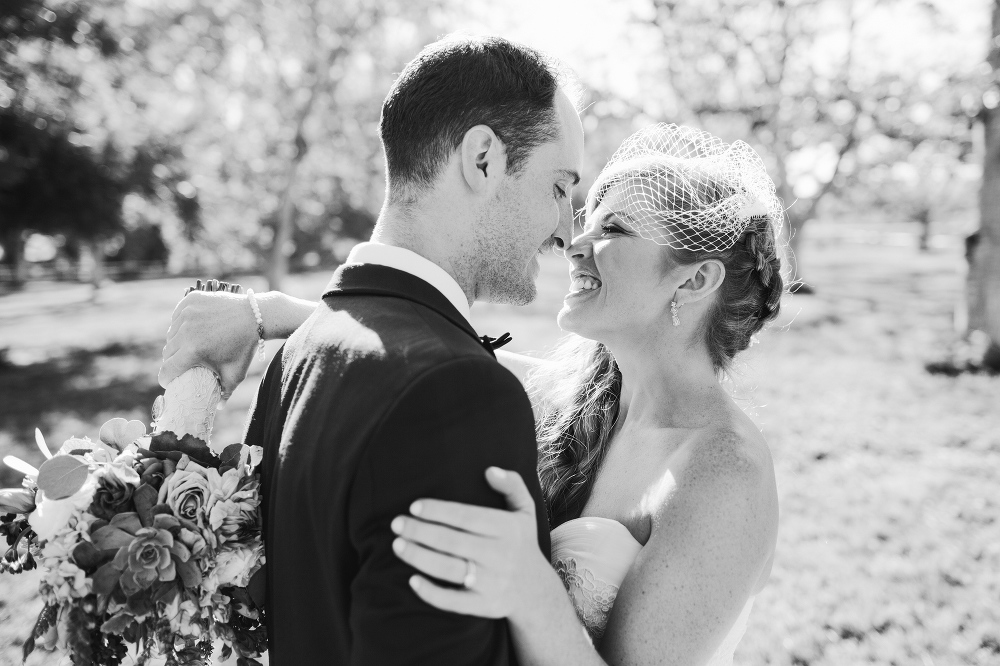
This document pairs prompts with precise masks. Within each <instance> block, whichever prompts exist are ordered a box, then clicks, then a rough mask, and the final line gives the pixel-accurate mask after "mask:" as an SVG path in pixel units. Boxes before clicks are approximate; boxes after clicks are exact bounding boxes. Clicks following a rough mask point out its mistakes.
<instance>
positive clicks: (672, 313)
mask: <svg viewBox="0 0 1000 666" xmlns="http://www.w3.org/2000/svg"><path fill="white" fill-rule="evenodd" d="M680 308H681V306H679V305H677V301H670V319H671V320H672V321H673V322H674V326H680V325H681V318H680V317H679V316H677V311H678V310H680Z"/></svg>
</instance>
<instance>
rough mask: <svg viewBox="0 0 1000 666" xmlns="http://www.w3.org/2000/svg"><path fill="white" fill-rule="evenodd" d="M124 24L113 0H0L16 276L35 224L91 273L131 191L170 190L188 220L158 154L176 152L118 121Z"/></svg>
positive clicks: (3, 186)
mask: <svg viewBox="0 0 1000 666" xmlns="http://www.w3.org/2000/svg"><path fill="white" fill-rule="evenodd" d="M127 32H129V25H128V22H127V20H126V15H125V12H123V10H122V8H121V7H120V6H119V5H118V4H116V3H112V2H91V3H88V4H87V5H82V4H77V3H74V2H59V1H50V2H44V1H41V0H11V1H9V2H5V3H4V4H3V5H2V6H0V242H2V243H3V246H4V248H5V254H6V255H7V256H5V261H7V262H8V263H10V264H12V265H13V266H14V273H15V276H18V277H23V272H22V271H21V270H20V268H21V262H20V257H21V243H22V239H23V238H24V236H25V235H26V232H27V231H29V230H33V231H37V232H41V233H48V234H54V233H65V234H66V235H67V236H69V237H71V238H73V239H74V241H75V242H76V243H79V244H83V245H84V246H85V248H84V250H85V254H89V255H91V256H93V257H94V262H95V266H94V271H93V279H94V280H95V282H96V281H98V280H99V279H100V274H101V273H100V262H101V260H102V258H103V251H102V249H101V247H100V245H101V241H102V239H105V238H107V237H109V236H110V235H112V234H114V233H115V232H116V231H119V230H120V229H121V228H122V215H121V205H122V201H123V197H124V196H125V194H126V193H128V192H141V193H143V194H144V195H145V196H156V195H157V194H158V188H159V189H163V190H165V191H166V192H168V194H169V193H171V192H172V193H173V194H174V196H173V197H172V198H174V199H175V201H176V203H177V204H179V205H178V206H177V209H178V212H179V215H180V217H181V218H182V219H184V220H185V221H186V222H187V223H189V224H193V223H196V221H197V207H196V206H195V207H194V208H192V207H191V205H190V203H189V202H188V201H187V198H186V197H184V196H183V193H182V192H180V190H182V189H183V188H182V187H179V186H180V184H181V183H182V182H183V179H182V178H181V177H177V175H178V174H179V172H177V171H176V170H172V169H171V168H169V167H167V166H165V165H162V164H160V163H161V162H167V163H170V162H175V161H176V157H177V156H178V154H179V151H178V150H177V149H175V148H173V147H172V146H171V145H170V144H169V142H165V141H163V140H161V139H154V138H152V137H151V136H150V134H149V132H148V131H146V130H145V128H142V127H141V124H140V123H137V122H135V121H134V120H133V121H132V122H127V120H128V116H129V114H128V111H129V110H131V109H134V107H135V105H134V103H132V101H131V100H130V99H129V98H128V97H127V96H126V95H122V94H121V92H120V88H121V77H122V76H123V71H122V68H121V66H120V65H121V63H122V61H123V58H124V57H125V56H126V54H127V53H128V52H131V51H132V50H133V48H134V44H135V42H134V40H133V39H132V38H131V37H127V36H126V33H127ZM122 107H124V110H125V112H124V113H123V111H122ZM164 170H165V171H164Z"/></svg>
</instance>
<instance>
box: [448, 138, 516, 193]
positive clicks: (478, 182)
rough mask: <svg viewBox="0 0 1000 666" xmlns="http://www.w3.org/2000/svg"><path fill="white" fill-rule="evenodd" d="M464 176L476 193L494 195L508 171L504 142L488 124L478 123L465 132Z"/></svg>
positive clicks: (462, 149)
mask: <svg viewBox="0 0 1000 666" xmlns="http://www.w3.org/2000/svg"><path fill="white" fill-rule="evenodd" d="M460 151H461V158H462V176H463V177H464V178H465V182H466V183H467V184H468V186H469V188H470V189H471V190H472V191H473V192H475V193H476V194H489V195H492V193H493V190H495V189H496V187H497V185H498V184H499V182H500V179H501V178H502V177H503V175H504V173H506V171H507V154H506V151H505V150H504V147H503V143H501V142H500V139H499V138H497V135H496V133H494V132H493V130H492V129H490V128H489V127H488V126H486V125H476V126H475V127H473V128H471V129H470V130H469V131H468V132H466V133H465V136H464V137H463V138H462V145H461V147H460Z"/></svg>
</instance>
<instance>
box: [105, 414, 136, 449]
mask: <svg viewBox="0 0 1000 666" xmlns="http://www.w3.org/2000/svg"><path fill="white" fill-rule="evenodd" d="M145 434H146V425H145V424H144V423H143V422H142V421H126V420H125V419H122V418H114V419H111V420H110V421H107V422H106V423H105V424H104V425H102V426H101V434H100V439H101V441H102V442H104V443H105V444H107V445H108V446H111V447H114V448H115V449H117V450H118V451H124V450H125V449H127V448H128V447H129V446H131V445H132V443H133V442H135V440H137V439H139V438H140V437H142V436H144V435H145Z"/></svg>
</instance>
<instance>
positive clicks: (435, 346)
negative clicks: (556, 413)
mask: <svg viewBox="0 0 1000 666" xmlns="http://www.w3.org/2000/svg"><path fill="white" fill-rule="evenodd" d="M245 441H246V443H247V444H250V445H260V446H262V447H263V448H264V460H263V462H262V469H261V474H262V509H263V513H264V537H265V548H266V556H267V602H266V611H267V629H268V636H269V641H268V644H269V652H270V660H271V662H270V663H271V664H272V665H274V666H306V665H310V664H334V665H339V664H344V665H347V664H352V665H355V664H356V665H372V666H383V665H385V666H391V665H393V664H435V665H442V666H459V665H462V664H477V665H478V664H483V665H490V666H494V665H495V666H503V665H506V664H512V663H515V658H514V654H513V650H512V646H511V643H510V636H509V629H508V626H507V623H506V621H505V620H489V619H482V618H476V617H470V616H464V615H457V614H453V613H446V612H443V611H439V610H437V609H435V608H433V607H431V606H429V605H428V604H426V603H424V602H423V601H422V600H421V599H420V598H419V597H417V596H416V594H414V592H413V591H412V590H411V588H410V587H409V585H408V582H407V581H408V579H409V577H410V575H412V574H413V573H414V570H413V569H412V568H411V567H409V566H408V565H406V564H404V563H403V562H402V561H401V560H399V559H398V558H397V557H396V556H395V555H394V554H393V552H392V547H391V544H392V540H393V538H394V535H393V533H392V531H391V530H390V529H389V523H390V522H391V521H392V519H393V518H394V517H395V516H397V515H404V514H408V513H409V510H408V508H409V505H410V503H411V502H413V500H415V499H417V498H419V497H432V498H438V499H445V500H453V501H458V502H467V503H472V504H479V505H483V506H490V507H495V508H504V502H503V499H502V497H501V496H500V495H498V494H497V493H496V492H494V491H493V490H492V489H491V488H490V487H489V486H488V485H487V483H486V480H485V477H484V472H485V470H486V468H487V467H488V466H490V465H496V466H498V467H502V468H506V469H513V470H516V471H518V472H519V473H520V474H521V476H522V477H524V480H525V482H526V483H527V485H528V488H529V489H530V491H531V493H532V495H533V497H534V499H535V507H536V513H537V521H538V541H539V544H540V546H541V548H542V551H543V552H544V554H545V555H546V556H548V554H549V531H548V524H547V522H546V519H545V511H544V507H543V504H542V498H541V492H540V490H539V486H538V478H537V475H536V463H537V449H536V444H535V434H534V422H533V418H532V412H531V406H530V404H529V402H528V398H527V396H526V395H525V393H524V390H523V389H522V388H521V385H520V383H519V382H518V380H517V379H516V378H515V377H514V376H513V375H512V374H511V373H510V372H508V371H507V370H506V369H505V368H503V367H502V366H501V365H500V364H498V363H497V361H496V359H495V358H494V356H493V353H492V351H489V350H487V349H485V348H484V347H483V345H482V344H481V343H480V341H479V339H478V338H477V336H476V333H475V331H474V330H473V329H472V328H471V327H470V326H469V324H468V323H467V322H466V321H465V319H464V318H463V317H462V316H461V315H460V314H459V312H458V311H457V310H456V309H455V307H454V306H453V305H452V304H451V303H449V302H448V300H447V299H446V298H445V297H444V296H443V295H442V294H441V293H440V292H438V291H437V290H436V289H434V288H433V287H432V286H431V285H429V284H428V283H426V282H424V281H423V280H420V279H419V278H416V277H414V276H412V275H410V274H408V273H405V272H403V271H398V270H395V269H392V268H386V267H382V266H376V265H352V266H344V267H341V268H340V269H339V270H338V271H337V272H336V273H335V274H334V277H333V280H332V282H331V283H330V285H329V288H328V290H327V292H326V293H325V294H324V296H323V300H322V302H321V303H320V305H319V307H318V308H317V310H316V312H314V313H313V315H312V316H311V317H310V318H309V319H308V320H307V321H306V322H305V323H304V324H303V325H302V326H301V327H300V328H299V329H298V330H297V331H296V332H295V333H294V334H293V335H292V336H291V337H290V338H289V339H288V342H287V343H286V344H285V346H284V348H283V349H282V352H281V353H279V354H278V355H277V356H275V358H274V360H273V361H272V363H271V365H270V367H269V368H268V370H267V373H266V375H265V377H264V380H263V382H262V383H261V385H260V389H259V390H258V393H257V398H256V401H255V404H254V407H253V410H252V414H251V418H250V421H249V423H248V426H247V433H246V438H245Z"/></svg>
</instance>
